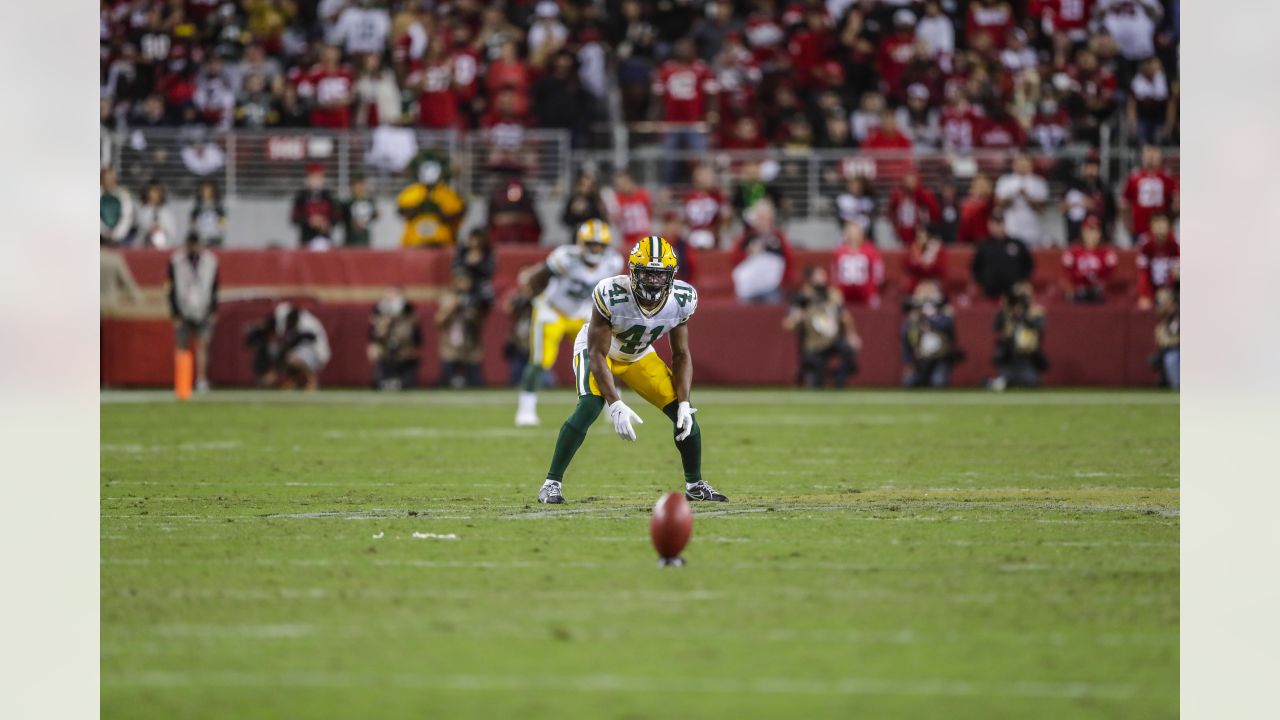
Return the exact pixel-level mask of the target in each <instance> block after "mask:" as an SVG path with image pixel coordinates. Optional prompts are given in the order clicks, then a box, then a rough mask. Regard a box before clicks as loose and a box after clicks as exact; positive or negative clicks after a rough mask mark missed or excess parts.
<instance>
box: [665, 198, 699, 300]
mask: <svg viewBox="0 0 1280 720" xmlns="http://www.w3.org/2000/svg"><path fill="white" fill-rule="evenodd" d="M661 232H662V237H664V238H666V239H667V242H669V243H671V249H672V250H674V251H675V253H676V260H677V261H678V262H679V265H678V266H677V268H676V279H677V280H683V281H685V282H687V283H692V282H693V281H694V278H695V277H697V275H698V251H697V249H695V247H694V245H693V243H691V242H689V231H688V227H687V226H686V225H685V222H684V215H682V214H681V213H680V211H679V210H668V211H667V212H665V213H663V215H662V231H661Z"/></svg>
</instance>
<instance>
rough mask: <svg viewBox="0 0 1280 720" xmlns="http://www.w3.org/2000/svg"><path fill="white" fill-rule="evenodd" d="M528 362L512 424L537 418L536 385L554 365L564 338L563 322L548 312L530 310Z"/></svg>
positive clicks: (530, 422) (535, 421)
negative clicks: (531, 316)
mask: <svg viewBox="0 0 1280 720" xmlns="http://www.w3.org/2000/svg"><path fill="white" fill-rule="evenodd" d="M529 333H530V338H529V364H528V365H526V366H525V368H524V377H522V378H521V380H520V396H519V399H518V400H517V404H516V426H517V427H531V426H534V425H537V424H538V422H539V420H538V386H539V385H541V384H542V377H543V375H544V374H545V373H546V371H547V370H548V369H549V368H550V367H551V366H552V365H554V364H555V362H556V356H557V355H558V354H559V352H560V341H561V340H563V339H564V325H563V324H562V322H561V320H560V317H559V316H558V315H555V314H554V313H553V312H551V311H549V310H548V311H539V310H538V309H536V308H535V309H534V311H533V318H532V322H530V323H529Z"/></svg>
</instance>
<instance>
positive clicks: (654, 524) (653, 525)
mask: <svg viewBox="0 0 1280 720" xmlns="http://www.w3.org/2000/svg"><path fill="white" fill-rule="evenodd" d="M692 534H693V511H691V510H690V509H689V501H688V500H685V498H684V494H683V493H678V492H672V493H667V494H666V495H663V496H662V497H660V498H658V504H656V505H654V506H653V517H652V518H651V519H650V520H649V536H650V537H652V538H653V547H654V549H655V550H657V551H658V556H659V557H660V558H662V559H663V560H675V559H677V558H679V557H680V553H681V551H683V550H684V546H685V545H688V544H689V536H690V535H692Z"/></svg>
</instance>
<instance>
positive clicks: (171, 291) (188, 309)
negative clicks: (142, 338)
mask: <svg viewBox="0 0 1280 720" xmlns="http://www.w3.org/2000/svg"><path fill="white" fill-rule="evenodd" d="M157 247H159V246H157ZM165 291H166V294H167V295H168V296H169V317H170V318H171V319H172V320H173V330H174V334H175V336H176V347H177V349H178V350H179V351H182V350H186V349H188V348H191V347H192V344H193V343H194V345H195V356H196V391H197V392H206V391H208V389H209V340H210V339H211V338H212V337H213V325H214V322H215V321H216V319H217V312H218V258H216V257H215V256H214V254H213V253H211V252H209V251H208V250H206V249H205V248H203V247H201V245H200V238H199V237H198V236H196V235H195V234H194V233H191V234H188V235H187V241H186V245H185V247H184V248H183V249H181V250H178V251H177V252H175V253H174V254H173V255H172V256H171V257H170V258H169V268H168V276H167V279H166V281H165Z"/></svg>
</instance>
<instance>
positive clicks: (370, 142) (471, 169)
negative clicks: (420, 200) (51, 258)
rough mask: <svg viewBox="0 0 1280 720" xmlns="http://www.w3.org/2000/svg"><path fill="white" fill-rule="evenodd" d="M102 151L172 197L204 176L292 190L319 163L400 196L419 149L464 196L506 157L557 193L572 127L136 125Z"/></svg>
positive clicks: (235, 190) (242, 191) (342, 187)
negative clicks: (462, 130) (456, 129)
mask: <svg viewBox="0 0 1280 720" xmlns="http://www.w3.org/2000/svg"><path fill="white" fill-rule="evenodd" d="M103 146H104V150H103V153H102V155H103V157H102V161H103V163H104V164H106V165H110V166H112V167H114V168H115V169H116V170H117V171H118V173H119V176H120V180H121V182H122V183H123V184H124V185H125V186H127V187H130V188H133V189H136V190H140V189H141V187H142V186H143V185H145V184H146V183H147V182H149V181H151V180H153V179H154V180H157V181H159V182H160V183H162V184H163V185H164V186H165V188H166V190H167V191H168V193H169V194H170V195H172V196H176V197H186V196H190V195H194V194H195V192H196V188H197V187H198V186H199V185H200V183H201V182H202V181H204V180H206V179H208V180H213V181H214V182H215V183H217V185H218V187H219V188H220V189H221V190H222V192H223V193H224V194H225V195H226V196H228V197H231V196H237V195H238V196H245V197H273V196H288V195H289V194H291V193H293V192H296V191H297V190H298V189H299V188H301V187H302V182H303V178H304V176H305V175H306V170H307V168H308V167H310V166H312V165H319V166H320V167H323V168H324V169H325V171H326V173H327V175H328V177H329V180H330V186H331V187H332V188H333V189H335V190H336V191H337V192H339V193H345V192H347V190H348V189H349V187H350V183H351V180H352V179H353V178H356V177H364V178H365V179H366V180H367V181H368V183H369V186H370V189H371V190H372V191H373V192H374V193H375V194H377V195H388V194H394V193H396V192H398V191H399V190H400V189H402V188H403V187H404V185H405V183H406V181H407V179H408V178H410V177H411V176H412V172H413V164H412V162H408V164H407V165H406V161H409V160H410V159H411V158H412V157H413V156H414V155H415V154H416V153H418V152H419V151H422V150H434V151H438V152H440V153H443V154H444V155H446V156H447V157H449V158H450V160H451V165H452V172H453V183H454V185H455V186H456V187H458V188H459V190H461V191H462V192H463V193H464V194H468V195H472V196H483V195H484V194H485V193H487V192H488V190H489V185H490V181H491V178H492V177H493V175H494V173H493V172H491V169H492V168H493V167H494V166H496V165H498V164H502V163H507V164H510V163H511V162H512V161H515V162H519V163H520V164H521V165H522V166H523V167H524V168H525V172H526V178H528V179H529V180H530V181H531V182H532V183H534V184H535V186H536V187H538V188H540V189H544V188H545V190H543V191H544V192H551V193H552V194H553V195H559V194H562V193H564V192H565V191H566V190H567V187H568V183H569V178H570V167H571V158H570V153H569V134H568V133H567V132H564V131H560V130H526V131H524V132H523V133H522V134H520V136H518V137H516V138H514V139H513V138H512V137H511V136H510V135H503V134H501V133H491V132H489V131H483V130H481V131H473V132H471V133H468V134H466V135H465V136H463V135H460V134H458V133H453V132H448V131H429V130H414V129H400V128H394V129H392V128H388V129H385V131H384V130H383V129H380V130H377V131H374V130H351V131H334V130H322V129H280V130H269V131H248V130H232V131H226V132H213V131H206V130H200V129H186V128H184V129H174V128H130V129H126V130H122V131H118V132H114V133H110V134H107V135H104V136H103Z"/></svg>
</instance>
